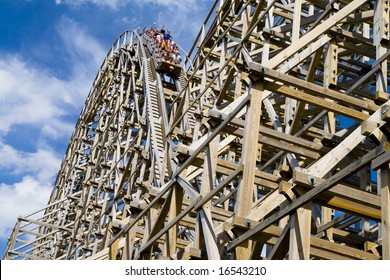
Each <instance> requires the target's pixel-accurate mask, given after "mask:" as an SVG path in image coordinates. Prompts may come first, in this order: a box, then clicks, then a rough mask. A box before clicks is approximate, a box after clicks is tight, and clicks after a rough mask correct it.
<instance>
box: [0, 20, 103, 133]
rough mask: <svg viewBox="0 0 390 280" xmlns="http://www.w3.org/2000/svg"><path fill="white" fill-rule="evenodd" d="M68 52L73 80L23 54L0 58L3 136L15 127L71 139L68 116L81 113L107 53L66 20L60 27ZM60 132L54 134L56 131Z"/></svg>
mask: <svg viewBox="0 0 390 280" xmlns="http://www.w3.org/2000/svg"><path fill="white" fill-rule="evenodd" d="M58 32H59V34H60V36H61V38H62V41H63V47H64V53H65V54H66V55H67V56H68V58H67V60H68V63H70V65H71V74H70V76H71V77H70V79H69V80H61V79H59V78H57V77H54V76H53V75H52V74H50V72H51V71H50V69H44V68H38V67H36V66H34V65H29V64H27V63H26V62H25V60H24V58H23V57H22V56H21V55H17V54H16V55H15V54H14V55H8V56H7V57H4V58H1V59H0V108H1V110H2V120H1V122H0V135H1V134H3V135H5V134H7V133H8V132H9V130H10V128H11V127H12V126H13V125H17V124H19V125H34V126H37V127H41V128H42V129H44V132H45V133H46V135H48V136H53V137H54V138H58V137H60V136H61V135H59V134H58V133H62V135H66V136H68V137H69V136H70V134H69V125H70V124H69V123H68V122H66V120H65V117H66V116H69V115H74V114H78V113H79V112H80V109H81V106H82V104H83V103H84V100H85V98H86V96H87V94H88V91H89V88H90V86H91V85H92V81H93V77H94V75H95V73H96V72H97V71H98V68H99V66H100V64H101V62H102V61H103V58H104V51H103V49H102V47H100V45H99V43H98V42H97V41H96V40H95V39H94V38H92V37H91V36H88V34H87V33H86V32H85V31H83V29H82V28H81V27H80V26H79V25H78V24H77V23H75V22H74V21H72V20H69V19H67V18H63V19H62V20H61V22H60V24H59V26H58ZM54 128H55V129H57V128H66V129H58V131H57V133H53V129H54Z"/></svg>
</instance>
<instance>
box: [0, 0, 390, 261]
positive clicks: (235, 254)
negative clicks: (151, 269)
mask: <svg viewBox="0 0 390 280" xmlns="http://www.w3.org/2000/svg"><path fill="white" fill-rule="evenodd" d="M389 5H390V4H389V1H387V0H378V1H365V0H353V1H349V0H340V1H326V0H312V1H305V0H296V1H288V0H282V1H276V0H266V1H265V0H260V1H235V0H231V1H228V0H226V1H216V2H215V3H214V4H213V6H212V7H211V10H210V13H209V15H208V16H207V18H206V19H205V21H204V24H203V26H202V27H201V30H200V32H199V35H198V37H197V38H196V40H195V43H194V47H193V48H192V49H191V50H190V52H189V53H188V54H186V55H185V54H184V52H183V51H182V56H183V58H184V57H185V59H183V63H182V66H181V67H178V66H177V65H176V66H171V65H166V64H165V65H164V63H165V62H161V61H159V60H158V56H157V52H156V46H155V45H154V42H153V40H152V39H151V37H149V36H148V35H147V34H146V33H143V34H139V33H138V32H134V31H126V32H124V33H123V34H122V35H121V36H120V37H119V38H118V39H117V40H116V42H115V43H114V44H113V46H112V48H111V49H110V51H109V53H108V54H107V57H106V58H105V60H104V62H103V64H102V66H101V68H100V70H99V72H98V74H97V76H96V79H95V81H94V82H93V86H92V88H91V91H90V93H89V96H88V98H87V100H86V102H85V106H84V108H83V110H82V112H81V114H80V117H79V119H78V122H77V124H76V127H75V130H74V133H73V135H72V137H71V140H70V143H69V146H68V149H67V151H66V154H65V157H64V160H63V162H62V165H61V168H60V170H59V173H58V177H57V179H56V181H55V184H54V188H53V192H52V194H51V197H50V199H49V201H48V203H47V205H46V206H45V207H43V208H42V209H39V210H37V211H35V212H34V213H31V214H29V215H25V216H21V217H19V218H18V221H17V223H16V226H15V228H14V229H13V231H12V234H11V236H10V238H9V242H8V247H7V250H6V253H5V256H4V259H135V260H136V259H173V260H176V259H213V260H218V259H230V260H234V259H364V260H379V259H387V260H388V259H390V240H389V238H390V229H389V225H390V208H389V204H390V192H389V184H390V169H389V162H390V151H389V149H390V143H389V140H388V138H389V137H390V101H389V100H388V99H389V95H388V90H389V85H388V82H389V74H388V61H389V57H390V50H389V49H390V47H389V39H390V38H389V32H390V31H389V9H390V6H389Z"/></svg>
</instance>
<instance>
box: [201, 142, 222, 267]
mask: <svg viewBox="0 0 390 280" xmlns="http://www.w3.org/2000/svg"><path fill="white" fill-rule="evenodd" d="M218 144H219V136H217V137H215V138H214V139H213V140H212V141H211V142H210V144H209V145H208V148H207V150H206V156H205V159H204V169H203V180H202V186H201V189H200V194H201V196H202V197H205V196H206V195H207V194H208V193H210V192H211V190H212V187H213V185H214V181H215V176H216V173H217V172H216V170H217V158H218ZM197 218H198V219H199V220H200V223H201V225H202V231H203V237H204V241H205V246H206V250H207V257H208V259H209V260H219V259H220V254H219V251H218V246H217V237H216V235H215V231H214V225H213V219H212V215H211V201H207V202H206V203H205V204H204V205H203V206H202V210H201V211H200V212H199V213H198V217H197Z"/></svg>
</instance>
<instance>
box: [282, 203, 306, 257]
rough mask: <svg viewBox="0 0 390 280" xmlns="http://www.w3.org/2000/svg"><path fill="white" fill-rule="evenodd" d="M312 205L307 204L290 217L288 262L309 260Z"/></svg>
mask: <svg viewBox="0 0 390 280" xmlns="http://www.w3.org/2000/svg"><path fill="white" fill-rule="evenodd" d="M311 208H312V204H311V203H307V204H305V205H304V206H303V207H301V208H299V209H297V211H296V212H295V213H294V214H293V215H291V222H290V226H291V229H290V247H289V252H288V257H289V259H290V260H308V259H309V258H310V229H311Z"/></svg>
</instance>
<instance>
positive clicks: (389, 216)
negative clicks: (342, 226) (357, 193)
mask: <svg viewBox="0 0 390 280" xmlns="http://www.w3.org/2000/svg"><path fill="white" fill-rule="evenodd" d="M375 5H376V6H375V10H374V45H375V47H376V59H379V58H380V57H381V56H382V55H384V54H385V53H386V51H387V50H386V48H385V47H384V46H382V43H384V42H389V38H390V35H389V32H390V30H389V29H390V27H389V9H390V4H389V1H388V0H378V1H376V3H375ZM376 90H377V92H378V91H382V92H387V60H384V61H383V62H382V63H381V67H380V71H379V72H378V73H377V76H376ZM378 184H379V193H380V195H381V206H382V207H381V217H382V221H381V231H380V234H381V235H382V258H383V259H385V260H389V259H390V225H389V223H390V208H389V205H390V194H389V189H390V186H389V185H390V169H389V166H388V165H386V166H385V167H384V168H381V169H380V170H379V171H378Z"/></svg>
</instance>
